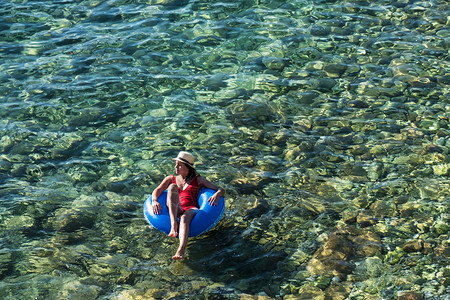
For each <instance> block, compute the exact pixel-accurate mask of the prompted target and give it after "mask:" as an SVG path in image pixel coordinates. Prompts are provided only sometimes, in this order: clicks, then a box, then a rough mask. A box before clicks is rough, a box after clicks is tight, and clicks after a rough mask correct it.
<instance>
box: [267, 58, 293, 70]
mask: <svg viewBox="0 0 450 300" xmlns="http://www.w3.org/2000/svg"><path fill="white" fill-rule="evenodd" d="M262 63H263V64H264V66H266V68H268V69H271V70H279V71H282V70H283V69H284V67H286V66H287V65H288V60H286V59H284V58H281V57H263V58H262Z"/></svg>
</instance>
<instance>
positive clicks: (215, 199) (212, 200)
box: [208, 193, 219, 206]
mask: <svg viewBox="0 0 450 300" xmlns="http://www.w3.org/2000/svg"><path fill="white" fill-rule="evenodd" d="M208 203H209V205H211V206H216V205H217V203H219V197H217V193H215V194H214V195H212V196H211V197H209V199H208Z"/></svg>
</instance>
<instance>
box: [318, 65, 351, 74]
mask: <svg viewBox="0 0 450 300" xmlns="http://www.w3.org/2000/svg"><path fill="white" fill-rule="evenodd" d="M323 70H324V71H325V72H326V73H327V75H328V76H330V77H341V76H342V74H344V73H345V70H347V66H346V65H345V64H342V63H337V64H329V65H326V66H325V67H324V68H323Z"/></svg>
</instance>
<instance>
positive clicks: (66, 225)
mask: <svg viewBox="0 0 450 300" xmlns="http://www.w3.org/2000/svg"><path fill="white" fill-rule="evenodd" d="M55 215H56V216H55V217H53V218H52V219H50V220H49V222H50V224H51V225H52V227H53V229H55V230H58V231H64V232H73V231H76V230H79V229H83V228H90V227H92V226H93V225H94V223H95V222H96V217H95V215H93V214H91V213H88V212H81V211H74V210H71V209H60V210H58V211H57V212H56V213H55Z"/></svg>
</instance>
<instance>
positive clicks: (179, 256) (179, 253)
mask: <svg viewBox="0 0 450 300" xmlns="http://www.w3.org/2000/svg"><path fill="white" fill-rule="evenodd" d="M172 259H184V249H182V250H180V249H178V251H177V253H175V255H174V256H172Z"/></svg>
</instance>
